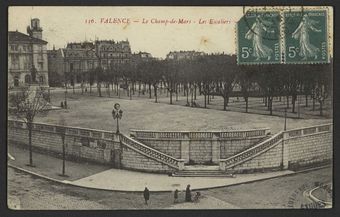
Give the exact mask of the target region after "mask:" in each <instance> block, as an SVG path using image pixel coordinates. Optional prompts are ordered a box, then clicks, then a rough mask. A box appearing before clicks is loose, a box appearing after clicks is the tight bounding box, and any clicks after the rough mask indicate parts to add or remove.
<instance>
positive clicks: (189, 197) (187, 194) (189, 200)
mask: <svg viewBox="0 0 340 217" xmlns="http://www.w3.org/2000/svg"><path fill="white" fill-rule="evenodd" d="M185 201H186V202H191V190H190V185H187V188H186V190H185Z"/></svg>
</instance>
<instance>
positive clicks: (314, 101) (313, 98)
mask: <svg viewBox="0 0 340 217" xmlns="http://www.w3.org/2000/svg"><path fill="white" fill-rule="evenodd" d="M312 109H313V111H315V98H314V97H313V108H312Z"/></svg>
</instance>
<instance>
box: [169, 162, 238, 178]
mask: <svg viewBox="0 0 340 217" xmlns="http://www.w3.org/2000/svg"><path fill="white" fill-rule="evenodd" d="M172 176H174V177H234V176H233V175H232V174H230V173H226V172H224V171H221V170H220V168H219V166H205V165H195V166H185V167H184V170H180V171H176V172H174V173H173V174H172Z"/></svg>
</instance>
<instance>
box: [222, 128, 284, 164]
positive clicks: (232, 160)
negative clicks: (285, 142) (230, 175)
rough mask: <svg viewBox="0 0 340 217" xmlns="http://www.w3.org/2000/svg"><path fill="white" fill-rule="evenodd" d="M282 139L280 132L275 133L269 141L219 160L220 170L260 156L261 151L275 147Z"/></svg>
mask: <svg viewBox="0 0 340 217" xmlns="http://www.w3.org/2000/svg"><path fill="white" fill-rule="evenodd" d="M282 138H283V134H282V132H280V133H277V134H276V135H274V136H273V137H270V138H269V139H267V140H265V141H263V142H261V143H259V144H257V145H255V146H253V147H251V148H249V149H247V150H245V151H243V152H241V153H238V154H236V155H234V156H232V157H229V158H227V159H220V167H222V168H221V169H222V170H225V169H229V168H231V167H233V166H235V165H237V164H240V163H242V162H244V161H246V160H248V159H249V158H252V157H255V156H257V155H259V154H261V153H262V152H263V151H265V150H267V149H268V148H270V147H272V146H274V145H276V144H277V143H278V142H281V141H282Z"/></svg>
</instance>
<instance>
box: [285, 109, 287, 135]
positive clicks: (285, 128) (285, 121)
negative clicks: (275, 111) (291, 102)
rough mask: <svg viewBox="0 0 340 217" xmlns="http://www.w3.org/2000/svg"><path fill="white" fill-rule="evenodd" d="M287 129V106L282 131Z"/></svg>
mask: <svg viewBox="0 0 340 217" xmlns="http://www.w3.org/2000/svg"><path fill="white" fill-rule="evenodd" d="M286 130H287V108H285V126H284V131H286Z"/></svg>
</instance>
